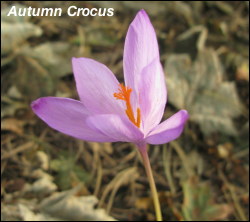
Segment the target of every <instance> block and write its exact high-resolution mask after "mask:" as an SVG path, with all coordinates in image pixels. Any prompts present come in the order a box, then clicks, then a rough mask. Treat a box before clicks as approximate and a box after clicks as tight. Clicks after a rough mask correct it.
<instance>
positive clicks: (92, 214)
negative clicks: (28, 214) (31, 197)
mask: <svg viewBox="0 0 250 222" xmlns="http://www.w3.org/2000/svg"><path fill="white" fill-rule="evenodd" d="M80 189H81V186H77V187H75V188H74V189H72V190H69V191H64V192H60V193H55V194H53V195H52V196H50V197H48V198H46V199H44V200H43V201H42V202H41V205H40V209H41V211H42V212H45V213H46V214H49V215H53V216H54V217H58V218H61V219H63V220H69V221H116V220H115V219H114V218H112V217H110V216H109V215H107V214H106V212H105V211H104V210H103V209H95V208H94V206H95V205H96V204H97V202H98V200H97V198H96V197H95V196H76V194H77V192H78V191H79V190H80Z"/></svg>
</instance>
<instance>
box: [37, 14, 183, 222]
mask: <svg viewBox="0 0 250 222" xmlns="http://www.w3.org/2000/svg"><path fill="white" fill-rule="evenodd" d="M72 65H73V72H74V77H75V81H76V86H77V91H78V94H79V97H80V101H77V100H73V99H69V98H56V97H44V98H39V99H37V100H36V101H34V102H33V103H32V109H33V111H34V112H35V113H36V115H38V116H39V117H40V118H41V119H42V120H43V121H45V122H46V123H47V124H48V125H49V126H50V127H52V128H54V129H56V130H58V131H60V132H62V133H65V134H67V135H70V136H73V137H75V138H78V139H81V140H87V141H95V142H116V141H124V142H132V143H135V144H136V145H137V146H138V148H139V151H140V153H141V154H142V157H143V160H144V164H145V167H146V170H147V173H148V176H149V177H152V173H151V169H149V168H150V165H149V161H148V157H147V151H146V144H147V143H149V144H164V143H167V142H169V141H171V140H174V139H176V138H177V137H179V136H180V134H181V132H182V130H183V127H184V124H185V121H186V120H187V118H188V113H187V111H185V110H180V111H179V112H177V113H176V114H174V115H173V116H171V117H170V118H168V119H167V120H165V121H163V122H162V123H160V121H161V119H162V116H163V113H164V109H165V105H166V101H167V92H166V86H165V79H164V72H163V69H162V66H161V63H160V56H159V49H158V43H157V38H156V34H155V31H154V28H153V26H152V24H151V22H150V20H149V18H148V16H147V14H146V12H145V11H144V10H141V11H139V12H138V13H137V15H136V17H135V19H134V20H133V22H132V23H131V25H130V26H129V30H128V33H127V36H126V40H125V47H124V57H123V65H124V79H125V84H119V82H118V81H117V79H116V77H115V75H114V74H113V73H112V72H111V71H110V70H109V69H108V68H107V67H106V66H105V65H103V64H101V63H99V62H97V61H95V60H92V59H89V58H73V59H72ZM176 90H178V89H176ZM159 123H160V124H159ZM146 159H147V160H146ZM146 165H149V166H146ZM150 174H151V175H150ZM151 180H152V178H151ZM151 182H152V181H151ZM152 186H154V185H152V184H151V188H152ZM154 192H156V190H155V191H153V195H156V194H155V193H154ZM156 202H157V200H156V201H155V204H156V205H157V203H156ZM158 208H159V206H158ZM158 211H159V209H158ZM158 214H159V212H158ZM159 217H160V216H158V219H159Z"/></svg>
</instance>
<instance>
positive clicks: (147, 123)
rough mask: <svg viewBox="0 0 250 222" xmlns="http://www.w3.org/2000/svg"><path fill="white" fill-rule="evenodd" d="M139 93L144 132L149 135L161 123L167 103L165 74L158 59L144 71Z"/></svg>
mask: <svg viewBox="0 0 250 222" xmlns="http://www.w3.org/2000/svg"><path fill="white" fill-rule="evenodd" d="M139 92H140V93H139V103H140V108H141V113H142V124H143V131H144V134H145V135H147V134H148V132H149V131H150V130H152V129H153V128H154V127H155V126H157V125H158V124H159V122H160V121H161V119H162V116H163V113H164V109H165V105H166V101H167V91H166V83H165V78H164V72H163V69H162V66H161V63H160V61H159V60H158V59H155V60H153V62H151V63H150V64H149V65H148V66H146V67H145V68H144V69H143V70H142V74H141V79H140V82H139Z"/></svg>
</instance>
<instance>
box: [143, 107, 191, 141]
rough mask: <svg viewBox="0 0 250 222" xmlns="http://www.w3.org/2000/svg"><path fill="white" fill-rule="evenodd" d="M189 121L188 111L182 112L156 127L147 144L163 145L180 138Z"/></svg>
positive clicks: (147, 139) (148, 137)
mask: <svg viewBox="0 0 250 222" xmlns="http://www.w3.org/2000/svg"><path fill="white" fill-rule="evenodd" d="M187 119H188V112H187V111H186V110H180V111H179V112H177V113H175V114H174V115H173V116H171V117H170V118H168V119H167V120H165V121H164V122H162V123H161V124H160V125H158V126H157V127H155V129H154V130H153V131H151V132H150V133H149V135H148V136H147V138H146V139H145V140H146V142H148V143H150V144H163V143H168V142H170V141H172V140H174V139H176V138H178V137H179V136H180V134H181V132H182V131H183V128H184V124H185V122H186V120H187Z"/></svg>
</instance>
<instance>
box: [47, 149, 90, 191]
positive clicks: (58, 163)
mask: <svg viewBox="0 0 250 222" xmlns="http://www.w3.org/2000/svg"><path fill="white" fill-rule="evenodd" d="M50 168H51V169H52V170H54V171H55V172H56V173H57V175H56V177H55V181H56V183H57V185H58V186H59V188H60V189H62V190H66V189H69V188H71V187H72V182H87V181H88V180H89V175H88V174H87V172H86V171H85V170H84V169H82V168H81V167H80V166H78V165H76V162H75V158H74V156H73V155H71V154H69V153H67V152H65V153H62V154H61V155H60V156H59V157H58V158H57V159H54V160H52V161H51V164H50Z"/></svg>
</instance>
